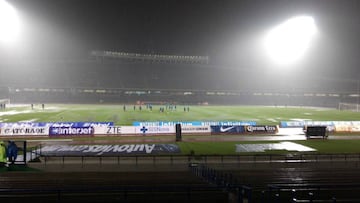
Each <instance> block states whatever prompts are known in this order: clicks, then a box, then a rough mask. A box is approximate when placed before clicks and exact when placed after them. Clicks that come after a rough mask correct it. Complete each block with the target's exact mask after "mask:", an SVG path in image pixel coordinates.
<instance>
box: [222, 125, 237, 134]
mask: <svg viewBox="0 0 360 203" xmlns="http://www.w3.org/2000/svg"><path fill="white" fill-rule="evenodd" d="M233 128H235V126H231V127H227V128H224V127H222V126H221V127H220V132H222V133H223V132H227V131H229V130H231V129H233Z"/></svg>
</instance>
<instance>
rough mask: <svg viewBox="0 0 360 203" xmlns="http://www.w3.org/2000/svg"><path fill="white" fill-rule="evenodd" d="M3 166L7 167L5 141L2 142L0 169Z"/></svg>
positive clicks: (0, 142) (0, 145)
mask: <svg viewBox="0 0 360 203" xmlns="http://www.w3.org/2000/svg"><path fill="white" fill-rule="evenodd" d="M1 166H7V160H6V146H5V143H4V142H3V141H0V167H1Z"/></svg>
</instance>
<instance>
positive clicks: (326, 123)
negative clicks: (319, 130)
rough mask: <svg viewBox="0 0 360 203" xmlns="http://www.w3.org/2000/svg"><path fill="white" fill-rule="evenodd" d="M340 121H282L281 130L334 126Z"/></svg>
mask: <svg viewBox="0 0 360 203" xmlns="http://www.w3.org/2000/svg"><path fill="white" fill-rule="evenodd" d="M337 122H339V121H281V122H280V127H281V128H302V127H304V126H334V123H337Z"/></svg>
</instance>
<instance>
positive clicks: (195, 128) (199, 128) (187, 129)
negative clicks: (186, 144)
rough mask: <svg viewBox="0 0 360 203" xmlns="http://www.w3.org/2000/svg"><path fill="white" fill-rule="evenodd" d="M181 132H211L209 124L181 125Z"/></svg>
mask: <svg viewBox="0 0 360 203" xmlns="http://www.w3.org/2000/svg"><path fill="white" fill-rule="evenodd" d="M181 133H183V134H191V133H193V134H196V133H204V134H208V133H211V128H210V126H181Z"/></svg>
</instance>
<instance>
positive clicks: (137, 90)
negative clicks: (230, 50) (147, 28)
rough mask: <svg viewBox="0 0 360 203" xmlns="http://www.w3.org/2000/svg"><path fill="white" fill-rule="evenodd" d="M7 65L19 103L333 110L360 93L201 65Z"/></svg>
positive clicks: (9, 88) (10, 89) (6, 81)
mask: <svg viewBox="0 0 360 203" xmlns="http://www.w3.org/2000/svg"><path fill="white" fill-rule="evenodd" d="M2 63H3V64H2V67H3V68H1V69H0V75H1V76H0V77H1V78H0V79H1V80H0V81H1V83H0V87H1V88H0V96H1V97H3V98H10V99H11V101H12V102H14V103H24V102H26V103H29V102H32V103H51V102H60V103H99V102H100V103H134V102H136V101H150V102H177V103H187V104H199V103H206V104H241V105H282V106H285V105H286V106H318V107H331V108H337V107H338V104H339V103H341V102H343V103H356V101H355V99H356V98H354V97H353V96H351V95H352V94H355V93H356V92H357V90H356V89H354V87H353V85H352V84H350V83H349V82H346V81H342V80H335V79H328V78H325V79H324V78H320V79H319V78H310V77H309V78H305V79H304V78H299V79H296V80H294V81H293V82H291V83H284V82H282V81H281V80H279V78H276V77H275V76H274V75H275V74H274V75H270V77H269V74H262V73H261V74H260V73H259V72H257V71H256V70H246V69H235V68H226V67H219V66H215V65H209V64H201V63H200V64H199V63H170V62H169V63H166V62H161V63H159V62H157V61H152V60H150V61H128V60H125V61H124V60H114V59H106V58H104V59H102V60H97V59H92V58H89V59H86V60H59V61H55V62H54V61H30V62H23V63H15V62H11V63H10V62H2ZM304 84H306V85H304ZM333 87H336V88H335V89H334V88H333Z"/></svg>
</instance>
